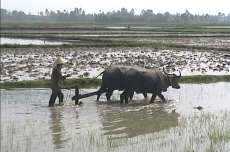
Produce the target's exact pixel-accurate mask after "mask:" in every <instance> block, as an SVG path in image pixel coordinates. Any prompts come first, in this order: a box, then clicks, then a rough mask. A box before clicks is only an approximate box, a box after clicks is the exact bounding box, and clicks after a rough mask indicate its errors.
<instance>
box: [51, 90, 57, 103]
mask: <svg viewBox="0 0 230 152" xmlns="http://www.w3.org/2000/svg"><path fill="white" fill-rule="evenodd" d="M57 95H58V94H57V92H56V91H54V90H52V94H51V96H50V100H49V107H53V106H54V103H55V100H56V98H57Z"/></svg>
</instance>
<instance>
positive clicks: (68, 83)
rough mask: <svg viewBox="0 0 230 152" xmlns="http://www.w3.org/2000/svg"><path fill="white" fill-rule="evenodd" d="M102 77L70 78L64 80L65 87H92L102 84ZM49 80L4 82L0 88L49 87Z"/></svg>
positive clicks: (0, 84)
mask: <svg viewBox="0 0 230 152" xmlns="http://www.w3.org/2000/svg"><path fill="white" fill-rule="evenodd" d="M100 82H101V80H100V79H89V78H79V79H68V80H65V82H64V85H63V86H64V88H74V87H75V86H78V87H80V88H90V87H96V86H98V85H100ZM49 87H50V81H49V80H30V81H18V82H4V83H0V89H13V88H49Z"/></svg>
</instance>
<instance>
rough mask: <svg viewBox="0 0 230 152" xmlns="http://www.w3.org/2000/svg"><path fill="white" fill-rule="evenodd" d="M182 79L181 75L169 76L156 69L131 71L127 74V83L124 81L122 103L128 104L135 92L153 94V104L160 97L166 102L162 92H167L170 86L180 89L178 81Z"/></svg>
mask: <svg viewBox="0 0 230 152" xmlns="http://www.w3.org/2000/svg"><path fill="white" fill-rule="evenodd" d="M180 77H181V73H180V75H179V76H177V75H175V74H168V73H166V72H165V71H164V69H163V72H161V71H159V70H157V69H154V70H151V71H150V70H148V71H147V70H146V71H138V70H136V69H129V70H128V71H126V73H125V77H124V79H125V81H124V86H123V87H124V88H125V89H124V92H123V93H122V94H121V102H123V100H124V99H125V102H126V103H127V102H128V97H129V96H130V95H132V94H133V92H134V91H135V92H137V93H143V94H147V93H152V98H151V101H150V102H153V101H154V100H155V98H156V96H159V97H160V98H161V100H162V101H163V102H165V101H166V100H165V98H164V96H163V95H162V92H165V91H167V88H168V87H169V86H172V88H175V89H179V88H180V86H179V84H178V80H179V79H180Z"/></svg>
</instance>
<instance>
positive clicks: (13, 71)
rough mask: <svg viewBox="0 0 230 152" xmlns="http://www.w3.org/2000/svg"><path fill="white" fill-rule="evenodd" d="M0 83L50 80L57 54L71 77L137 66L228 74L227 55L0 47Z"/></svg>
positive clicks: (224, 53)
mask: <svg viewBox="0 0 230 152" xmlns="http://www.w3.org/2000/svg"><path fill="white" fill-rule="evenodd" d="M1 51H2V54H1V65H0V68H1V69H0V70H1V82H4V81H21V80H37V79H50V74H51V71H52V67H53V63H54V61H55V59H56V57H57V56H59V55H61V56H62V57H63V58H64V59H65V61H66V64H65V66H64V68H63V69H62V72H63V74H71V78H78V77H89V78H93V77H95V76H97V75H98V74H99V73H101V72H102V71H103V70H104V68H106V67H108V66H113V65H124V66H139V67H144V68H147V69H151V68H159V67H160V68H161V67H163V66H165V67H166V68H167V69H170V72H176V71H177V70H180V71H181V73H182V75H229V74H230V54H229V53H227V52H218V51H215V50H213V51H212V50H208V51H204V50H202V51H197V50H196V51H194V50H193V51H186V50H156V49H154V48H139V47H135V48H128V47H127V48H122V47H120V48H93V47H90V48H87V47H83V48H62V49H61V48H55V49H53V48H3V49H2V50H1Z"/></svg>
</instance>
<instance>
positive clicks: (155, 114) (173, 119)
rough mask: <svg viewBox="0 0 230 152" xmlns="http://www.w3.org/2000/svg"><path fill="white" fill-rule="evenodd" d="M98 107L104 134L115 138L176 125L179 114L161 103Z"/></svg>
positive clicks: (156, 130)
mask: <svg viewBox="0 0 230 152" xmlns="http://www.w3.org/2000/svg"><path fill="white" fill-rule="evenodd" d="M98 108H99V110H98V111H99V112H100V116H101V122H102V125H103V129H104V130H105V134H106V135H111V136H113V137H115V138H117V137H135V136H138V135H143V134H148V133H154V132H159V131H161V130H164V129H169V128H171V127H176V126H177V125H178V117H179V114H178V113H176V112H175V111H169V110H167V109H166V108H167V106H166V105H162V104H152V105H148V104H144V103H140V104H137V105H135V106H125V107H123V108H121V107H114V106H113V105H98Z"/></svg>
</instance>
